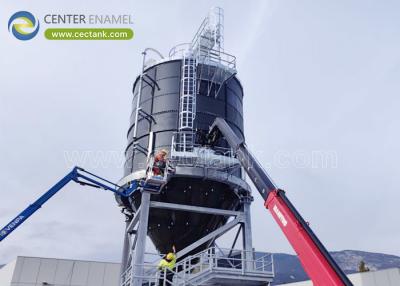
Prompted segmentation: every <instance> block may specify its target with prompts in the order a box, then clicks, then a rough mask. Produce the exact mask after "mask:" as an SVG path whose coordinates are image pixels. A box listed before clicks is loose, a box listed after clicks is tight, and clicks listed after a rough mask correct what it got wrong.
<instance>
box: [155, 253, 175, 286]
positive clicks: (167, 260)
mask: <svg viewBox="0 0 400 286" xmlns="http://www.w3.org/2000/svg"><path fill="white" fill-rule="evenodd" d="M175 263H176V249H175V246H174V245H173V246H172V252H170V253H168V254H166V255H165V256H164V257H163V259H161V261H160V263H159V264H158V270H159V271H160V279H159V283H158V285H159V286H163V285H172V280H173V279H174V268H175ZM164 279H165V281H164ZM164 283H165V284H164Z"/></svg>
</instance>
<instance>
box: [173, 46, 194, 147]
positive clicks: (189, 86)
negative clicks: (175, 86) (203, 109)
mask: <svg viewBox="0 0 400 286" xmlns="http://www.w3.org/2000/svg"><path fill="white" fill-rule="evenodd" d="M196 65H197V61H196V58H195V57H194V56H193V54H192V53H190V52H189V53H187V54H186V55H184V56H183V59H182V76H181V92H180V106H179V128H178V131H179V134H178V137H179V138H178V142H179V143H178V146H177V147H178V148H177V149H178V151H181V152H192V151H193V144H194V132H193V127H194V119H195V117H196V77H197V74H196Z"/></svg>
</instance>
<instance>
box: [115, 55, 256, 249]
mask: <svg viewBox="0 0 400 286" xmlns="http://www.w3.org/2000/svg"><path fill="white" fill-rule="evenodd" d="M182 63H183V60H182V59H174V60H164V61H161V62H159V63H156V64H153V65H151V66H148V67H146V68H145V70H144V76H143V82H142V89H141V96H140V97H141V100H140V104H139V106H140V108H141V110H142V111H141V116H140V117H139V119H138V121H137V134H136V138H134V134H133V133H134V129H135V116H136V106H137V100H138V93H139V86H140V77H139V76H138V77H137V78H136V81H135V82H134V85H133V100H132V113H131V117H130V127H129V130H128V133H127V138H128V145H127V148H126V151H125V157H126V161H125V166H124V172H125V174H124V179H123V181H125V182H128V181H130V180H132V179H138V178H143V177H144V176H145V172H146V168H147V162H148V149H149V148H150V147H151V146H149V144H150V145H152V146H153V150H159V149H167V150H168V151H169V152H170V154H169V157H170V160H171V162H172V163H174V158H173V154H174V147H175V146H174V144H173V140H174V139H175V138H176V136H177V132H178V129H179V127H178V125H179V116H180V92H181V85H182V81H181V77H182ZM221 68H222V67H220V66H218V65H211V64H210V65H208V64H206V63H198V64H197V70H196V74H197V82H196V85H197V95H196V116H195V120H194V133H195V137H194V138H195V142H194V143H195V145H196V146H197V145H198V146H202V145H201V144H203V143H204V142H202V141H203V139H204V134H206V133H207V132H208V129H209V127H210V125H211V124H212V122H213V121H214V119H215V118H216V117H222V118H224V119H225V120H226V121H227V122H228V124H229V125H230V126H231V127H232V128H233V130H234V131H235V133H236V134H237V135H238V136H239V137H240V138H244V135H243V134H244V133H243V89H242V86H241V84H240V81H239V80H238V78H237V77H236V75H235V73H233V72H230V73H229V72H227V71H226V70H224V71H221V72H220V71H219V69H221ZM217 74H218V75H219V77H220V78H219V79H218V76H217ZM151 140H152V141H151ZM149 142H153V143H152V144H151V143H149ZM200 149H201V152H211V153H212V155H211V156H206V157H204V158H203V159H202V160H205V162H200V163H201V164H200V163H198V164H197V165H195V164H192V165H190V164H186V165H185V164H183V165H179V164H178V163H176V164H177V166H176V168H175V173H174V174H173V176H171V178H170V180H169V181H168V183H167V185H166V186H165V187H164V188H163V190H162V192H161V193H160V194H154V195H152V196H151V200H152V201H162V202H168V203H174V204H184V205H193V206H202V207H211V208H220V209H229V210H237V208H238V207H239V203H240V197H241V195H242V194H243V193H247V192H249V187H248V185H247V184H246V183H245V181H244V180H243V179H242V173H241V168H240V165H239V164H238V162H235V160H236V159H235V158H234V156H233V154H232V153H231V152H230V150H229V146H228V145H227V143H226V142H225V141H224V140H223V139H222V140H220V141H219V142H217V144H216V145H215V146H212V147H207V148H203V147H201V148H199V150H200ZM221 156H224V157H223V158H224V159H226V162H228V163H226V164H227V165H226V166H225V165H224V164H225V160H223V161H224V162H222V161H221V160H220V158H221ZM216 158H217V159H216ZM218 158H219V159H218ZM207 160H208V161H207ZM212 160H217V161H218V160H220V162H219V163H218V164H221V165H218V166H217V167H215V166H213V165H212V164H214V163H213V162H214V161H212ZM221 162H222V163H221ZM232 162H233V163H232ZM210 166H211V167H210ZM232 166H233V167H232ZM140 197H141V194H140V193H137V194H135V195H134V196H133V197H132V198H130V199H124V200H123V199H122V198H120V200H121V203H122V204H123V205H125V207H127V208H130V209H131V210H132V211H135V210H137V209H138V207H139V206H140ZM226 221H227V217H224V216H217V215H210V214H202V213H193V212H186V211H175V210H166V209H156V210H151V212H150V217H149V226H148V235H149V237H150V238H151V240H152V241H153V243H154V245H155V246H156V248H157V249H158V250H159V251H160V252H161V253H166V252H168V251H170V249H171V246H172V245H175V246H176V248H177V250H178V251H179V250H180V249H183V248H184V247H186V246H188V245H190V244H191V243H193V242H194V241H197V240H198V239H200V238H202V237H204V236H205V235H206V234H207V233H210V232H212V231H213V230H215V229H216V228H218V227H220V226H221V225H223V224H225V223H226ZM210 243H212V241H209V242H207V243H205V244H204V245H202V246H200V247H199V249H196V251H198V250H201V248H205V247H207V246H208V245H209V244H210Z"/></svg>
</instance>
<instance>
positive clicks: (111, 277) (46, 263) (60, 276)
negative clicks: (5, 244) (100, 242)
mask: <svg viewBox="0 0 400 286" xmlns="http://www.w3.org/2000/svg"><path fill="white" fill-rule="evenodd" d="M6 267H7V266H6ZM3 274H4V275H6V274H5V273H3V269H2V270H0V279H1V277H2V275H3ZM119 274H120V264H119V263H105V262H91V261H79V260H66V259H52V258H35V257H18V258H17V261H16V264H15V268H14V270H13V274H12V281H11V284H8V285H7V284H1V286H43V285H52V286H117V285H118V283H119ZM0 281H2V280H0ZM46 283H47V284H46Z"/></svg>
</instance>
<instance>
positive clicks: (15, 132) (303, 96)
mask: <svg viewBox="0 0 400 286" xmlns="http://www.w3.org/2000/svg"><path fill="white" fill-rule="evenodd" d="M213 5H218V6H221V7H223V8H224V9H225V49H226V51H227V52H229V53H232V54H234V55H236V57H237V68H238V76H239V78H240V80H241V82H242V84H243V86H244V91H245V99H244V109H245V133H246V136H247V137H246V138H247V142H248V144H249V145H250V146H251V148H252V150H253V152H254V153H256V154H257V156H258V158H259V160H260V161H261V162H262V163H263V164H264V165H265V167H266V168H267V169H268V171H269V173H270V175H271V176H272V177H273V178H274V181H275V182H276V183H277V184H278V185H279V186H280V187H281V188H284V189H285V190H286V191H287V195H288V197H289V198H290V199H291V200H292V202H293V203H294V204H295V206H296V207H297V208H298V209H299V211H300V212H301V213H302V214H303V215H304V217H305V219H306V220H307V221H309V222H310V224H311V227H312V228H313V229H314V231H315V232H316V234H317V235H318V236H319V237H320V239H321V240H322V241H323V242H324V244H325V245H326V247H327V248H328V249H329V250H343V249H357V250H365V251H375V252H384V253H390V254H396V255H400V247H399V241H400V227H399V225H400V222H399V217H400V216H399V207H398V205H399V202H400V191H399V186H400V176H399V166H398V162H399V161H400V151H399V149H398V146H400V136H399V134H398V132H399V126H400V116H399V107H400V96H399V95H400V81H399V79H400V54H399V51H400V33H399V32H400V18H399V15H400V2H399V1H396V0H393V1H389V0H386V1H368V0H362V1H348V0H343V1H311V0H310V1H298V0H293V1H282V0H275V1H122V0H120V1H112V2H111V1H101V2H100V1H94V0H92V1H34V2H32V1H18V2H15V1H8V0H7V1H4V0H3V1H2V3H1V9H0V27H1V29H0V39H1V42H0V51H1V52H0V84H1V90H0V139H1V140H0V154H1V157H0V183H1V187H0V203H1V205H0V226H2V225H5V224H6V223H7V222H8V221H9V220H10V219H11V218H13V217H14V216H15V215H16V214H17V213H18V212H19V211H21V210H22V209H23V208H24V207H26V206H27V205H28V204H29V203H31V202H32V201H33V200H34V199H36V198H37V197H38V196H39V195H40V194H42V193H43V192H44V191H46V189H48V188H49V187H50V186H51V185H52V184H54V183H55V182H56V181H57V180H58V179H59V178H61V177H62V176H63V175H65V174H66V172H68V171H69V169H70V168H71V166H72V165H73V164H74V163H76V164H81V165H83V167H86V168H87V169H90V170H92V171H94V172H96V173H97V174H99V175H102V176H104V177H107V178H109V179H111V180H114V181H117V180H119V179H120V178H121V177H122V174H123V169H122V164H121V161H123V157H122V154H123V150H124V148H125V146H126V132H127V129H128V123H129V115H130V111H131V106H130V104H131V98H132V94H131V88H132V83H133V80H134V78H135V76H136V75H137V74H138V72H139V69H140V65H141V55H140V52H141V51H142V50H143V49H144V48H146V47H154V48H157V49H158V50H160V51H161V52H162V53H164V54H167V53H168V51H169V49H170V48H171V47H172V46H173V45H175V44H178V43H181V42H188V41H190V40H191V38H192V36H193V34H194V32H195V31H196V29H197V27H198V26H199V24H200V23H201V21H202V19H203V18H204V16H205V15H206V14H207V12H208V9H209V8H210V7H211V6H213ZM20 10H27V11H30V12H32V13H33V14H35V15H36V16H37V17H39V19H41V18H42V17H43V16H44V15H45V14H48V13H59V14H69V13H78V14H79V13H81V14H84V13H86V14H87V13H90V14H132V15H133V16H134V25H133V29H134V31H135V37H134V39H133V40H130V41H87V42H85V41H48V40H46V39H44V37H43V35H42V34H38V35H37V36H36V37H35V38H34V39H32V40H30V41H26V42H21V41H18V40H16V39H15V38H14V37H13V36H12V35H11V34H10V33H9V32H8V30H7V22H8V19H9V17H10V16H11V15H12V14H13V13H15V12H17V11H20ZM43 27H44V25H43V26H42V27H41V28H43ZM41 32H43V29H42V30H41ZM74 152H75V153H74ZM315 152H322V153H324V154H330V155H332V154H333V156H334V162H333V163H332V162H331V164H328V166H323V165H318V164H319V161H317V167H316V166H315V165H313V164H311V163H310V160H311V159H312V154H315ZM65 154H67V155H70V156H65ZM71 154H72V155H71ZM77 154H78V155H79V154H81V155H82V154H86V155H87V157H86V160H82V158H79V156H77ZM82 156H84V155H82ZM66 159H70V160H66ZM282 159H283V160H282ZM71 160H72V161H73V162H71ZM252 218H253V235H254V238H253V239H254V246H255V248H257V249H258V250H261V251H273V252H288V253H292V250H291V247H290V245H289V244H288V243H287V242H286V240H285V238H284V237H283V235H282V234H281V233H280V230H279V228H278V227H277V226H276V225H275V222H274V221H273V220H272V218H271V217H270V215H269V213H268V212H267V211H266V210H265V209H264V208H263V202H262V200H261V199H260V198H259V197H258V194H257V193H255V201H254V204H253V207H252ZM123 230H124V218H123V216H122V215H121V214H120V212H119V209H118V207H117V205H116V203H115V201H114V199H113V196H112V194H110V193H106V192H101V191H98V190H93V189H89V188H83V187H79V186H76V185H70V186H69V187H67V188H65V189H64V191H62V192H61V193H59V194H58V195H57V196H56V197H55V198H54V199H52V200H51V201H50V202H49V203H48V204H47V205H46V206H45V207H44V208H43V209H41V210H40V211H39V212H38V213H36V214H35V215H34V216H33V217H32V218H31V219H30V220H29V221H28V222H27V223H25V225H24V226H22V227H21V228H20V229H18V230H17V231H16V232H14V233H13V234H12V235H11V236H10V237H8V239H6V240H5V241H3V242H2V243H1V245H0V263H6V262H8V261H10V260H12V259H13V258H15V256H17V255H31V256H45V257H46V256H49V257H60V258H80V259H91V260H93V259H100V260H110V261H119V260H120V257H121V250H122V242H123Z"/></svg>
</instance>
